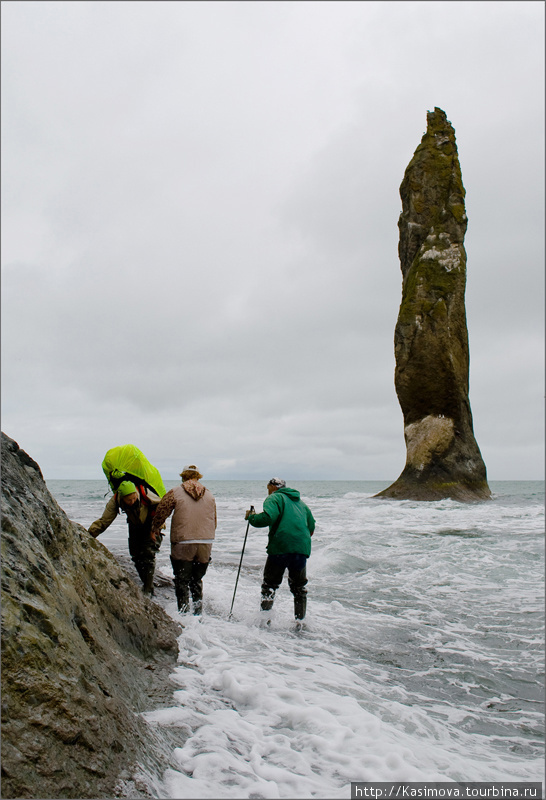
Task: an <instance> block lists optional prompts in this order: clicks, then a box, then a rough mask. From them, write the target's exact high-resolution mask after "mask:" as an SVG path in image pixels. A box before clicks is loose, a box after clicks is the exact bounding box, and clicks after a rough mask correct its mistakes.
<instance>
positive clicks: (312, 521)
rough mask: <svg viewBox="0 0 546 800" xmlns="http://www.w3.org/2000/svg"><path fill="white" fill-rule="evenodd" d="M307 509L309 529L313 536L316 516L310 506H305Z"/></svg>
mask: <svg viewBox="0 0 546 800" xmlns="http://www.w3.org/2000/svg"><path fill="white" fill-rule="evenodd" d="M305 507H306V509H307V527H308V528H309V533H310V534H311V536H312V535H313V534H314V532H315V527H316V524H317V523H316V522H315V518H314V516H313V515H312V514H311V509H310V508H309V507H308V506H305Z"/></svg>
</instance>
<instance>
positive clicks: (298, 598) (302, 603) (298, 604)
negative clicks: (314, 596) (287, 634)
mask: <svg viewBox="0 0 546 800" xmlns="http://www.w3.org/2000/svg"><path fill="white" fill-rule="evenodd" d="M306 609H307V596H306V595H304V594H299V595H294V616H295V617H296V619H297V620H302V619H304V618H305V611H306Z"/></svg>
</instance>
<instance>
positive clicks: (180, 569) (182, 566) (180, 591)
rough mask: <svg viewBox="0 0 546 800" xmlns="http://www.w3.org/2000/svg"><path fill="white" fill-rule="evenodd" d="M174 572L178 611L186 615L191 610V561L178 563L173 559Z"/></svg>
mask: <svg viewBox="0 0 546 800" xmlns="http://www.w3.org/2000/svg"><path fill="white" fill-rule="evenodd" d="M171 564H172V567H173V572H174V591H175V593H176V603H177V606H178V610H179V611H180V612H181V613H183V614H186V613H187V612H188V611H189V610H190V578H191V569H192V562H191V561H178V560H176V559H173V558H171Z"/></svg>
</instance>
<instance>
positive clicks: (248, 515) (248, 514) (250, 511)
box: [245, 506, 255, 519]
mask: <svg viewBox="0 0 546 800" xmlns="http://www.w3.org/2000/svg"><path fill="white" fill-rule="evenodd" d="M254 513H255V512H254V506H250V508H249V510H248V511H247V512H246V514H245V519H248V518H249V517H250V515H251V514H254Z"/></svg>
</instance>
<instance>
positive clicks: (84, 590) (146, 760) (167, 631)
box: [1, 433, 182, 800]
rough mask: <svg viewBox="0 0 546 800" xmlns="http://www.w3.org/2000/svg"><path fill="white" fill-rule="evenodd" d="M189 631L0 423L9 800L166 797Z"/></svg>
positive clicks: (5, 759) (5, 751)
mask: <svg viewBox="0 0 546 800" xmlns="http://www.w3.org/2000/svg"><path fill="white" fill-rule="evenodd" d="M181 631H182V628H181V626H179V625H177V623H176V622H175V621H174V620H172V619H171V618H170V617H169V616H168V615H167V614H166V613H165V612H164V610H163V609H162V608H161V607H160V606H159V605H158V604H157V603H155V602H153V601H152V600H150V599H149V598H148V597H146V596H145V595H144V594H143V593H142V591H141V589H140V588H139V586H138V585H137V584H136V583H135V582H134V581H133V579H132V577H131V575H130V574H129V572H128V571H127V570H125V569H124V568H123V566H122V565H121V564H120V563H119V562H118V561H117V560H116V559H115V558H114V556H113V555H112V554H111V553H110V551H109V550H108V549H107V548H106V547H104V546H103V545H102V544H101V543H100V542H99V541H98V540H96V539H93V538H92V537H91V536H90V535H89V534H88V533H87V531H86V530H85V528H83V527H82V526H81V525H78V524H77V523H74V522H71V521H70V520H69V519H68V517H67V516H66V514H65V512H64V511H63V510H62V509H61V508H60V506H59V505H58V504H57V502H56V501H55V499H54V498H53V497H52V495H51V494H50V492H49V491H48V489H47V486H46V484H45V482H44V479H43V476H42V473H41V470H40V467H39V466H38V464H37V463H36V462H35V461H34V460H33V459H32V458H31V457H30V456H29V455H28V454H27V453H25V452H24V450H22V449H21V448H20V447H19V445H18V444H17V442H15V441H14V440H13V439H10V438H9V437H8V436H6V435H5V434H4V433H2V790H1V796H2V798H42V800H45V799H46V798H75V797H77V798H99V797H150V796H158V795H157V787H156V788H155V789H154V782H155V781H156V778H155V776H157V775H158V774H161V772H162V771H163V770H164V769H165V768H166V767H168V766H169V759H170V755H171V753H172V749H173V743H172V742H170V741H169V740H168V732H167V733H166V732H165V730H161V731H159V730H158V729H156V728H153V727H151V726H149V725H148V724H147V723H146V722H145V721H144V719H143V718H142V717H141V716H140V713H139V712H142V711H145V710H146V711H148V710H152V709H155V708H160V707H165V706H168V705H170V704H171V702H172V692H173V691H174V690H175V689H176V686H175V685H174V684H173V683H171V682H170V680H169V676H170V674H171V673H172V671H173V667H174V666H175V665H176V663H177V657H178V644H177V638H178V636H179V635H180V633H181Z"/></svg>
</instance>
